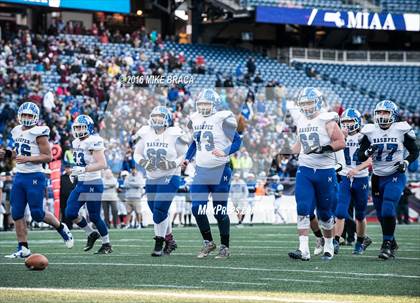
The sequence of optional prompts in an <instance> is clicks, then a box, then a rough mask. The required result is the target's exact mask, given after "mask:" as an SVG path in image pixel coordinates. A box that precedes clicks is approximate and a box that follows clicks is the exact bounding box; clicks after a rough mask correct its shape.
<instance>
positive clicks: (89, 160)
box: [72, 134, 105, 181]
mask: <svg viewBox="0 0 420 303" xmlns="http://www.w3.org/2000/svg"><path fill="white" fill-rule="evenodd" d="M72 147H73V157H74V161H75V162H76V165H77V166H83V167H86V166H88V165H89V164H94V163H95V159H94V158H93V152H94V151H97V150H105V147H104V140H103V139H102V138H101V137H100V136H99V135H97V134H95V135H91V136H89V137H87V138H86V139H83V140H80V139H79V138H76V139H75V140H73V142H72ZM77 178H78V180H79V181H92V180H97V179H101V170H98V171H93V172H85V173H84V174H81V175H79V176H78V177H77Z"/></svg>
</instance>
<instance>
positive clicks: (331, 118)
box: [319, 112, 339, 122]
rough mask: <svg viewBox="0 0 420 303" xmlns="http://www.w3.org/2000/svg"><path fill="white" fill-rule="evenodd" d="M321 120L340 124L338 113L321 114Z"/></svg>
mask: <svg viewBox="0 0 420 303" xmlns="http://www.w3.org/2000/svg"><path fill="white" fill-rule="evenodd" d="M319 119H320V120H322V121H325V122H329V121H335V122H338V121H339V116H338V114H337V113H336V112H326V113H320V114H319Z"/></svg>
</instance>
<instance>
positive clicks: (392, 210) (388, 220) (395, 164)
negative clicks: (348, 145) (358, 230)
mask: <svg viewBox="0 0 420 303" xmlns="http://www.w3.org/2000/svg"><path fill="white" fill-rule="evenodd" d="M373 118H374V122H375V123H374V124H366V125H365V126H364V127H363V129H362V130H361V133H362V135H363V137H362V140H361V142H360V149H359V160H360V161H366V159H368V158H369V157H372V167H373V174H372V179H371V183H372V199H373V203H374V205H375V208H376V214H377V217H378V220H379V222H380V223H381V226H382V235H383V243H382V247H381V250H380V253H379V258H381V259H383V260H387V259H389V258H393V257H394V256H395V251H396V250H397V249H398V245H397V242H396V240H395V237H394V232H395V224H396V222H395V216H396V208H397V206H398V202H399V200H400V198H401V194H402V193H403V190H404V187H405V183H406V176H405V172H406V170H407V167H408V165H409V164H410V163H412V162H414V161H415V160H416V159H417V157H418V156H419V148H418V146H417V145H416V137H415V134H414V131H413V130H412V128H411V126H410V125H409V124H408V123H407V122H405V121H401V122H397V119H398V107H397V105H396V104H395V103H394V102H392V101H389V100H384V101H381V102H379V103H378V104H377V105H376V107H375V110H374V114H373ZM404 149H406V150H407V152H408V156H407V157H405V158H404Z"/></svg>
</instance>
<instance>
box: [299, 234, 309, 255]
mask: <svg viewBox="0 0 420 303" xmlns="http://www.w3.org/2000/svg"><path fill="white" fill-rule="evenodd" d="M299 250H300V251H301V252H302V253H303V254H306V253H309V237H308V236H299Z"/></svg>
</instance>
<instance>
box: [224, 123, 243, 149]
mask: <svg viewBox="0 0 420 303" xmlns="http://www.w3.org/2000/svg"><path fill="white" fill-rule="evenodd" d="M232 118H233V121H231V119H229V118H228V119H225V120H224V121H223V125H222V128H223V132H224V133H225V135H226V137H228V138H229V139H230V140H231V141H232V144H231V146H229V147H227V148H225V149H224V150H223V151H224V153H225V154H226V155H231V154H234V153H236V152H237V151H238V150H239V148H240V147H241V143H242V139H241V136H240V135H239V134H238V132H237V131H236V128H237V124H236V120H235V118H234V117H232Z"/></svg>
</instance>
